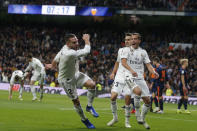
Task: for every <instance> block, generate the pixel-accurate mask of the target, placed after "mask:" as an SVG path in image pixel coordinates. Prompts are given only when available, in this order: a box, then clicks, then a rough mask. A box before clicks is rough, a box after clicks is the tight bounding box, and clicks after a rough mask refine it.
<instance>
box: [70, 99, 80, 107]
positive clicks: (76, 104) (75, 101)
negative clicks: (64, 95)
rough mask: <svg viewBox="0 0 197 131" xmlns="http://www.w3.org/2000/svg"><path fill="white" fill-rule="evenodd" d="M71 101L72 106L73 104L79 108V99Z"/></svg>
mask: <svg viewBox="0 0 197 131" xmlns="http://www.w3.org/2000/svg"><path fill="white" fill-rule="evenodd" d="M72 101H73V104H74V105H75V106H79V105H80V101H79V98H77V99H74V100H72Z"/></svg>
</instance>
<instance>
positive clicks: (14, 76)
mask: <svg viewBox="0 0 197 131" xmlns="http://www.w3.org/2000/svg"><path fill="white" fill-rule="evenodd" d="M16 77H19V78H20V80H22V79H23V72H22V71H21V70H16V71H14V72H13V73H12V76H11V79H10V84H12V85H13V84H14V82H15V78H16Z"/></svg>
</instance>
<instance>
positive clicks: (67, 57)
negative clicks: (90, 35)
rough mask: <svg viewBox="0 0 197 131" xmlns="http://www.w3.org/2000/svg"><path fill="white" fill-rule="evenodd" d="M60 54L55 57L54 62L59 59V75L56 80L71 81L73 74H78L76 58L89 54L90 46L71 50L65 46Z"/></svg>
mask: <svg viewBox="0 0 197 131" xmlns="http://www.w3.org/2000/svg"><path fill="white" fill-rule="evenodd" d="M60 52H61V53H60V54H59V53H58V54H59V55H58V54H57V55H58V56H56V57H55V59H54V60H55V61H56V60H58V59H59V65H58V67H59V73H58V79H59V80H61V79H73V78H74V76H75V73H76V72H78V69H79V64H78V58H79V57H81V56H85V55H87V54H88V53H90V46H89V45H85V47H84V49H80V50H77V51H75V50H73V49H70V48H68V47H67V46H66V47H65V48H64V49H63V50H61V51H60Z"/></svg>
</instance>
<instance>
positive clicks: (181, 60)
mask: <svg viewBox="0 0 197 131" xmlns="http://www.w3.org/2000/svg"><path fill="white" fill-rule="evenodd" d="M184 62H188V59H180V64H181V65H183V64H184Z"/></svg>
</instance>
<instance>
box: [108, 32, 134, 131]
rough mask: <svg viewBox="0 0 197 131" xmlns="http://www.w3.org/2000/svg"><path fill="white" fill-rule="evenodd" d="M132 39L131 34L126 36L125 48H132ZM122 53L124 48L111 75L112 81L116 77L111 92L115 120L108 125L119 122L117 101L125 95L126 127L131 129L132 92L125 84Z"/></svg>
mask: <svg viewBox="0 0 197 131" xmlns="http://www.w3.org/2000/svg"><path fill="white" fill-rule="evenodd" d="M130 37H131V34H130V33H127V34H126V35H125V46H130ZM121 52H122V48H120V49H119V50H118V57H117V61H116V63H115V66H114V69H113V71H112V74H111V75H110V79H114V77H115V80H114V83H113V87H112V90H111V110H112V115H113V119H112V120H111V121H110V122H108V123H107V125H108V126H112V125H113V124H115V123H117V122H118V116H117V104H116V99H117V97H118V95H120V94H123V95H125V127H126V128H131V125H130V122H129V118H130V110H131V105H130V103H131V90H130V88H129V87H128V86H127V84H126V83H125V76H124V68H123V66H122V64H121V60H120V57H121V56H120V55H121ZM115 74H116V75H115Z"/></svg>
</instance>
